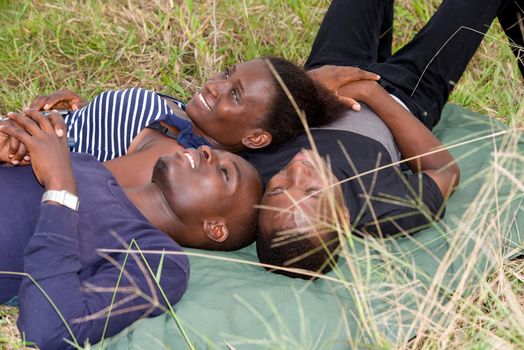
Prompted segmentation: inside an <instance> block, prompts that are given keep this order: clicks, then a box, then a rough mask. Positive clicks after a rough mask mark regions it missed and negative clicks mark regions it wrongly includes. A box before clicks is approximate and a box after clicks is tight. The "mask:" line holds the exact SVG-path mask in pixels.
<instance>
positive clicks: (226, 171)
mask: <svg viewBox="0 0 524 350" xmlns="http://www.w3.org/2000/svg"><path fill="white" fill-rule="evenodd" d="M222 174H223V176H224V179H225V180H226V182H229V171H228V170H227V169H226V168H222Z"/></svg>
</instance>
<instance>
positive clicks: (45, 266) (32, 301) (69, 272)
mask: <svg viewBox="0 0 524 350" xmlns="http://www.w3.org/2000/svg"><path fill="white" fill-rule="evenodd" d="M10 118H11V119H12V120H14V121H15V122H16V125H13V124H9V125H8V124H4V125H2V126H0V132H2V133H5V134H7V135H9V136H12V137H15V138H17V139H18V140H19V141H20V142H22V143H23V144H24V145H25V146H26V147H27V150H28V151H29V152H30V154H31V166H18V167H13V166H11V165H7V166H6V165H3V166H2V165H0V198H1V199H0V208H1V211H2V215H1V216H0V304H1V303H4V302H7V301H9V300H10V299H11V298H13V297H14V296H18V297H19V300H20V316H19V319H18V327H19V329H20V330H21V332H22V333H23V334H24V337H25V339H26V340H28V341H31V342H35V343H36V344H37V345H38V346H39V347H40V348H42V349H59V348H60V349H61V348H65V347H69V346H67V343H66V342H65V341H64V339H66V340H69V341H71V342H76V344H77V345H78V344H79V345H83V344H84V342H85V341H86V340H89V341H90V342H91V343H96V342H98V341H99V340H100V339H101V337H103V336H105V337H109V336H112V335H114V334H116V333H117V332H119V331H121V330H122V329H123V328H124V327H126V326H128V325H129V324H131V323H132V322H134V321H136V320H138V319H140V318H143V317H148V316H155V315H158V314H161V313H163V312H165V311H166V310H169V307H170V306H171V305H173V304H174V303H176V302H177V301H178V300H179V299H180V298H181V297H182V294H183V293H184V291H185V289H186V287H187V283H188V278H189V261H188V259H187V257H186V256H185V255H183V254H181V255H166V256H163V255H160V254H131V255H129V256H128V255H127V254H122V253H107V254H106V253H100V252H98V251H97V249H99V248H107V249H119V250H121V249H127V248H130V249H133V250H137V249H140V250H150V251H151V250H153V251H158V252H162V251H170V252H173V251H175V252H176V251H181V248H180V246H179V243H180V244H184V245H190V246H195V247H200V248H204V249H221V250H230V249H238V248H240V247H242V246H244V245H246V244H248V243H251V242H252V241H253V233H254V229H255V227H256V219H257V215H256V211H255V209H254V205H255V204H257V203H258V201H259V200H260V196H261V194H262V188H261V185H260V178H259V176H258V174H257V173H256V171H255V170H254V168H253V167H252V166H251V165H250V164H249V163H248V162H246V161H245V160H244V159H242V158H241V157H239V156H236V155H234V154H232V153H229V152H226V151H214V150H212V149H210V148H209V147H206V146H204V147H201V148H200V149H198V150H188V153H182V152H176V153H173V154H172V155H170V156H165V157H162V158H160V159H157V162H156V164H155V166H154V169H153V174H152V178H151V179H150V181H149V183H148V184H145V185H142V186H138V187H134V188H122V187H120V186H118V184H117V183H116V182H115V180H114V178H113V177H112V175H111V173H110V172H109V171H107V169H105V168H104V167H103V166H102V164H101V163H100V162H99V161H97V160H96V159H95V158H93V156H91V155H86V154H80V153H70V152H69V149H68V145H67V142H66V137H65V136H64V134H65V130H66V126H65V124H64V122H63V119H62V118H61V116H60V115H59V114H58V113H51V116H50V117H49V118H48V117H45V116H43V115H42V114H41V113H40V112H37V111H34V110H29V111H27V112H26V113H21V114H10ZM56 130H58V131H59V132H58V135H57V132H56ZM59 135H60V136H59ZM189 154H190V155H191V157H192V159H194V160H195V162H194V163H193V162H188V155H189ZM224 170H226V171H227V172H228V173H229V176H228V177H226V176H224ZM238 201H240V202H242V203H243V206H242V207H239V206H237V205H235V204H236V203H237V202H238ZM24 276H25V277H24ZM107 319H109V322H108V323H106V321H107ZM106 326H107V329H106Z"/></svg>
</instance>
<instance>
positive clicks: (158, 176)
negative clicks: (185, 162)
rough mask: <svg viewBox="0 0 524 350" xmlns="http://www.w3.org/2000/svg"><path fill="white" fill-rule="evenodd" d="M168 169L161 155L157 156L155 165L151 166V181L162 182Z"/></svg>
mask: <svg viewBox="0 0 524 350" xmlns="http://www.w3.org/2000/svg"><path fill="white" fill-rule="evenodd" d="M167 171H168V167H167V163H166V161H165V160H164V159H163V157H160V158H158V160H157V161H156V163H155V165H154V166H153V175H152V176H151V182H154V183H157V184H158V183H163V182H164V178H165V177H166V173H167Z"/></svg>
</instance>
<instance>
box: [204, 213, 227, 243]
mask: <svg viewBox="0 0 524 350" xmlns="http://www.w3.org/2000/svg"><path fill="white" fill-rule="evenodd" d="M204 233H205V234H206V236H207V238H209V239H210V240H212V241H214V242H219V243H220V242H224V241H225V240H226V238H227V236H228V235H229V231H228V230H227V226H226V223H225V222H224V220H223V219H219V220H204Z"/></svg>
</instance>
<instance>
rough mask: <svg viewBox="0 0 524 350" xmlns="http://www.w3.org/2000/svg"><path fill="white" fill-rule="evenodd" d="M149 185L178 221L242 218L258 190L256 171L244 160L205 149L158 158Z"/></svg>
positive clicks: (231, 154) (225, 153)
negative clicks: (163, 198) (157, 191)
mask: <svg viewBox="0 0 524 350" xmlns="http://www.w3.org/2000/svg"><path fill="white" fill-rule="evenodd" d="M152 182H154V183H156V184H157V186H158V187H159V188H160V190H161V191H162V193H163V194H164V197H165V198H166V201H167V203H168V205H169V206H170V207H171V209H172V210H173V212H174V214H175V215H176V216H177V217H178V218H180V219H181V220H190V219H193V220H200V219H213V218H218V217H224V218H229V219H231V218H235V217H237V216H239V215H243V213H244V212H245V211H246V210H253V205H254V204H257V201H258V199H259V195H260V186H261V185H260V178H259V176H258V174H257V172H256V170H255V169H254V168H253V167H252V166H251V164H249V163H248V162H247V161H246V160H245V159H243V158H241V157H239V156H237V155H235V154H233V153H229V152H226V151H217V150H212V149H211V148H209V147H207V146H202V147H200V148H198V149H191V148H189V149H185V150H184V151H180V152H176V153H174V154H172V155H169V156H164V157H161V158H160V159H159V160H158V161H157V163H156V164H155V167H154V169H153V177H152ZM179 243H181V244H187V243H186V242H179Z"/></svg>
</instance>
